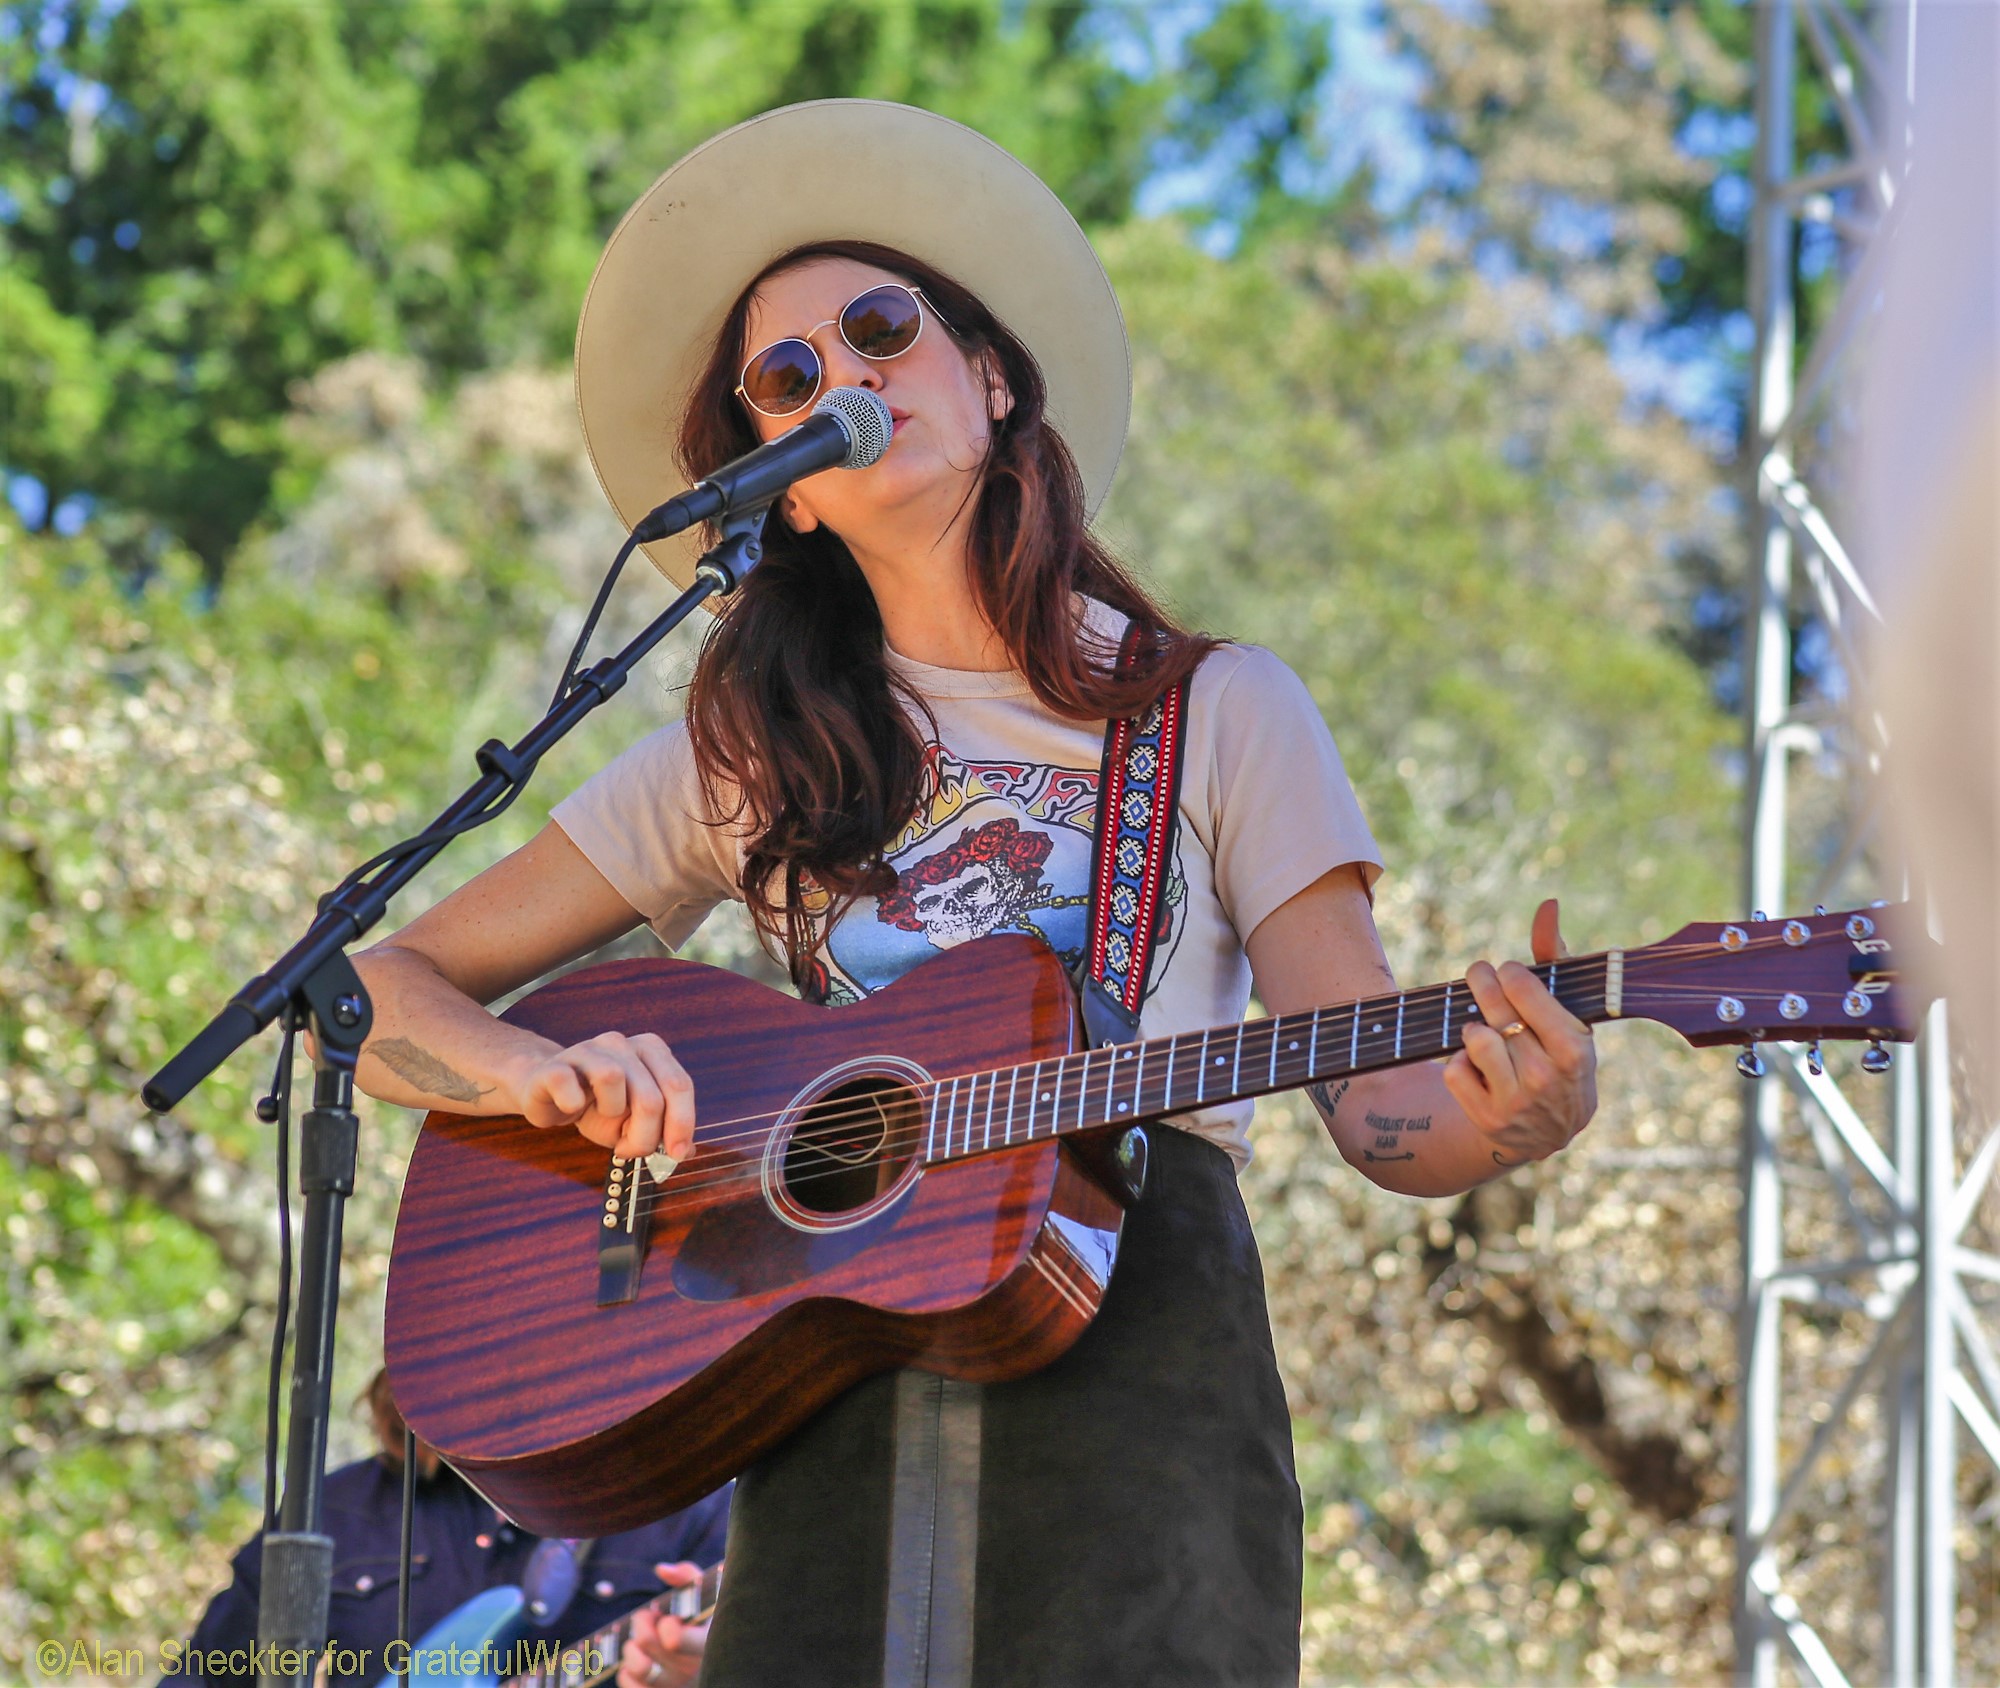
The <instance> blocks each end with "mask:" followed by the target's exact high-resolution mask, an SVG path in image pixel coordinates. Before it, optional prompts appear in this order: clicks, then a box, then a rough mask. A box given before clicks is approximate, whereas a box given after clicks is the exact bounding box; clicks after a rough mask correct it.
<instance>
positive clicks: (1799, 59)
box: [1735, 0, 2000, 1688]
mask: <svg viewBox="0 0 2000 1688" xmlns="http://www.w3.org/2000/svg"><path fill="white" fill-rule="evenodd" d="M1922 28H1923V22H1922V17H1921V13H1920V11H1919V9H1917V8H1914V7H1911V6H1908V5H1896V6H1888V7H1880V8H1869V7H1865V6H1862V5H1855V4H1850V3H1848V0H1759V4H1758V7H1757V14H1756V30H1757V37H1756V164H1755V181H1754V200H1753V223H1752V230H1751V239H1750V307H1751V311H1752V313H1753V316H1754V319H1755V329H1756V340H1755V358H1756V365H1755V372H1754V386H1753V393H1752V399H1751V405H1752V409H1751V415H1750V422H1751V429H1750V437H1751V450H1750V462H1751V468H1752V471H1753V473H1754V477H1755V482H1754V498H1755V502H1754V505H1753V507H1752V516H1753V536H1754V544H1755V557H1756V592H1755V600H1754V616H1753V619H1752V620H1751V622H1750V624H1749V630H1748V632H1749V641H1750V648H1749V662H1748V665H1747V679H1748V684H1747V686H1746V688H1745V690H1746V713H1747V715H1748V726H1749V766H1748V773H1749V802H1748V814H1747V817H1746V822H1747V824H1746V840H1745V843H1746V858H1747V861H1746V869H1747V871H1746V890H1747V896H1746V902H1747V903H1748V904H1749V906H1750V907H1752V908H1754V909H1761V910H1768V911H1770V912H1771V913H1772V914H1774V915H1775V914H1778V913H1780V912H1785V913H1789V912H1793V911H1794V909H1795V908H1797V907H1802V906H1804V905H1808V904H1812V903H1815V902H1823V903H1827V904H1832V905H1834V906H1840V905H1841V904H1843V903H1848V902H1851V901H1853V900H1855V898H1856V894H1857V892H1858V893H1859V896H1860V898H1862V899H1866V898H1867V897H1869V896H1871V895H1881V894H1883V893H1882V892H1881V891H1880V890H1879V889H1876V887H1880V886H1883V885H1887V886H1888V887H1889V888H1890V890H1891V891H1893V890H1895V889H1897V888H1898V886H1899V884H1900V867H1899V864H1897V863H1896V862H1894V861H1893V860H1890V859H1888V858H1886V857H1885V856H1884V855H1883V854H1882V853H1881V851H1880V849H1879V848H1878V846H1877V844H1876V841H1875V840H1874V838H1873V832H1874V825H1875V820H1876V817H1877V815H1878V812H1879V808H1880V799H1879V794H1878V792H1877V790H1876V786H1877V784H1878V778H1877V776H1878V775H1879V772H1880V769H1881V763H1882V758H1883V756H1884V754H1885V753H1886V752H1887V749H1888V746H1887V744H1886V742H1885V737H1884V734H1883V731H1882V728H1881V718H1880V716H1879V714H1878V713H1877V712H1876V711H1875V710H1874V709H1873V708H1872V707H1871V706H1870V703H1869V699H1868V662H1867V652H1868V645H1869V642H1870V638H1871V635H1872V634H1873V633H1874V631H1875V630H1876V629H1877V628H1878V627H1879V626H1880V622H1881V616H1880V613H1879V611H1878V610H1877V608H1876V605H1875V602H1874V600H1873V599H1872V598H1871V596H1870V595H1869V591H1868V588H1867V584H1866V580H1865V578H1864V576H1863V573H1862V571H1861V570H1860V569H1858V568H1857V567H1856V565H1855V562H1854V559H1853V557H1852V555H1851V554H1850V551H1849V549H1848V547H1847V545H1846V544H1845V543H1844V542H1843V539H1842V529H1843V527H1844V526H1846V525H1847V523H1846V518H1845V517H1844V515H1843V514H1842V511H1841V506H1840V495H1841V484H1840V477H1839V476H1838V475H1837V474H1836V473H1834V472H1833V471H1834V469H1835V467H1836V464H1835V459H1836V457H1837V453H1838V450H1839V448H1840V445H1841V444H1842V443H1844V442H1843V436H1844V434H1845V432H1846V430H1847V426H1848V420H1849V418H1850V416H1851V413H1852V408H1853V407H1852V399H1851V394H1852V385H1851V384H1844V382H1843V379H1842V377H1843V376H1844V375H1845V374H1847V373H1848V370H1847V363H1850V362H1851V360H1846V362H1844V360H1845V359H1846V354H1848V353H1850V352H1851V351H1853V350H1854V343H1855V341H1856V340H1857V338H1858V337H1859V333H1860V331H1861V330H1862V329H1863V328H1864V327H1865V324H1866V322H1867V320H1868V318H1869V317H1870V316H1871V315H1872V313H1873V312H1874V311H1875V310H1876V308H1877V307H1878V305H1879V303H1880V299H1881V293H1882V285H1883V277H1884V273H1885V270H1886V267H1887V266H1886V264H1885V261H1884V259H1885V253H1886V249H1887V246H1888V242H1889V237H1890V235H1891V233H1892V232H1893V228H1894V224H1895V217H1896V209H1895V208H1896V198H1897V187H1898V185H1899V183H1900V181H1901V180H1902V175H1903V170H1904V160H1905V158H1906V156H1907V157H1909V158H1912V159H1913V160H1914V163H1913V165H1912V168H1914V169H1917V170H1921V169H1922V168H1923V158H1922V141H1921V134H1922V121H1923V116H1922V105H1921V102H1920V101H1906V102H1901V103H1903V104H1905V105H1906V107H1907V111H1908V114H1909V117H1910V121H1911V124H1912V125H1913V126H1914V131H1915V135H1916V140H1915V145H1914V147H1913V148H1910V147H1906V145H1905V143H1906V141H1908V139H1909V136H1908V134H1906V133H1904V132H1903V131H1902V119H1901V117H1898V118H1896V119H1894V120H1885V116H1884V114H1885V113H1887V112H1889V111H1890V110H1891V109H1892V108H1895V107H1897V106H1898V104H1899V102H1898V101H1897V100H1896V99H1895V98H1894V97H1893V96H1894V95H1895V94H1896V93H1897V92H1898V91H1899V90H1900V91H1905V92H1907V91H1908V90H1909V89H1911V88H1913V87H1914V86H1915V78H1914V74H1913V73H1914V67H1915V64H1916V59H1915V57H1914V54H1915V51H1916V46H1917V39H1916V36H1917V32H1918V31H1920V30H1921V29H1922ZM1808 78H1810V87H1811V88H1812V89H1813V90H1814V92H1815V95H1816V97H1817V98H1821V99H1823V100H1824V101H1825V102H1826V104H1827V105H1828V106H1830V108H1831V111H1832V113H1833V114H1834V116H1835V117H1837V120H1838V133H1839V135H1840V137H1841V139H1842V141H1843V143H1844V148H1845V156H1844V157H1842V158H1837V159H1829V158H1827V157H1826V156H1825V155H1824V153H1823V152H1822V153H1821V154H1820V155H1819V156H1816V157H1813V158H1810V159H1801V157H1800V156H1799V153H1800V148H1799V145H1798V138H1797V135H1796V132H1795V121H1796V116H1797V114H1798V113H1799V111H1800V110H1801V106H1800V95H1801V92H1802V90H1803V89H1805V88H1806V87H1807V85H1808V83H1807V79H1808ZM1891 121H1893V124H1894V127H1891ZM1808 289H1813V290H1814V291H1812V292H1811V293H1810V295H1808V291H1807V290H1808ZM1802 302H1805V303H1809V304H1810V305H1811V306H1812V307H1813V309H1812V311H1811V313H1810V314H1811V315H1812V316H1813V318H1814V319H1815V324H1814V326H1813V328H1812V330H1811V333H1810V336H1809V337H1808V340H1807V343H1806V344H1803V345H1801V344H1800V335H1799V332H1798V329H1797V324H1798V321H1799V318H1800V314H1801V313H1800V306H1801V303H1802ZM1802 354H1803V355H1802ZM1803 638H1810V639H1812V640H1813V641H1814V642H1815V645H1814V652H1813V653H1810V660H1809V661H1808V662H1807V664H1806V665H1805V666H1807V667H1810V668H1814V669H1816V670H1817V671H1818V672H1819V673H1821V674H1822V675H1826V674H1834V675H1837V676H1838V683H1837V684H1836V685H1834V686H1830V687H1829V686H1822V687H1819V688H1810V687H1801V688H1797V691H1800V692H1810V691H1814V690H1817V691H1818V692H1819V694H1820V696H1821V698H1822V699H1824V698H1826V697H1827V696H1828V695H1829V694H1832V701H1831V702H1826V701H1822V702H1819V703H1813V702H1804V703H1801V702H1800V701H1798V698H1797V696H1795V687H1794V680H1793V677H1794V674H1795V673H1796V672H1798V671H1799V668H1800V666H1801V664H1800V661H1799V657H1800V653H1799V652H1798V651H1797V650H1795V641H1796V640H1799V639H1803ZM1842 686H1844V687H1845V688H1846V690H1847V692H1848V694H1849V696H1848V697H1847V698H1846V699H1845V700H1844V701H1843V700H1841V699H1840V698H1839V696H1838V692H1839V690H1840V688H1841V687H1842ZM1885 874H1886V875H1896V876H1898V877H1896V878H1887V879H1885V878H1884V877H1882V876H1883V875H1885ZM1864 887H1865V888H1864ZM1919 890H1921V887H1919ZM1765 1054H1766V1057H1767V1066H1766V1068H1765V1071H1764V1073H1763V1075H1762V1076H1761V1077H1757V1078H1756V1079H1755V1080H1754V1082H1753V1083H1751V1084H1750V1085H1748V1086H1746V1101H1745V1110H1744V1126H1743V1139H1742V1198H1743V1208H1742V1250H1743V1260H1742V1267H1743V1284H1742V1302H1741V1310H1740V1314H1739V1319H1740V1324H1739V1359H1740V1385H1739V1387H1740V1409H1741V1421H1740V1424H1739V1428H1738V1443H1737V1453H1738V1457H1739V1460H1740V1476H1739V1483H1740V1487H1739V1491H1738V1496H1737V1503H1736V1517H1735V1527H1736V1540H1737V1553H1738V1559H1737V1580H1736V1636H1737V1661H1738V1662H1737V1673H1738V1677H1739V1679H1740V1680H1741V1681H1744V1682H1746V1683H1751V1684H1756V1685H1758V1688H1767V1685H1773V1684H1776V1683H1778V1682H1779V1681H1781V1680H1785V1679H1788V1678H1790V1679H1794V1680H1803V1681H1806V1682H1811V1683H1815V1684H1843V1685H1844V1684H1846V1683H1847V1682H1848V1681H1849V1680H1850V1679H1854V1680H1859V1681H1870V1682H1887V1683H1893V1684H1896V1685H1898V1688H1901V1685H1905V1684H1908V1685H1912V1688H1914V1685H1917V1684H1924V1685H1931V1684H1940V1685H1941V1684H1950V1683H1954V1682H1956V1681H1957V1680H1958V1664H1957V1645H1958V1639H1959V1636H1958V1627H1957V1617H1958V1606H1959V1594H1958V1588H1957V1570H1958V1563H1957V1557H1956V1553H1957V1547H1958V1544H1959V1540H1960V1538H1961V1533H1962V1532H1963V1531H1965V1530H1967V1529H1977V1530H1980V1531H1982V1532H1984V1531H1990V1530H1991V1529H1992V1528H1993V1525H1992V1524H1991V1523H1990V1522H1988V1521H1984V1520H1972V1519H1968V1518H1966V1517H1964V1516H1962V1511H1961V1502H1960V1495H1961V1484H1962V1481H1963V1480H1964V1477H1965V1472H1964V1471H1963V1470H1962V1467H1961V1461H1962V1460H1963V1461H1965V1462H1966V1464H1967V1465H1970V1464H1971V1463H1972V1462H1973V1461H1975V1460H1976V1459H1977V1458H1978V1457H1979V1456H1980V1455H1982V1454H1983V1456H1984V1457H1985V1458H1987V1459H1991V1460H1992V1461H1993V1462H1994V1463H1995V1464H1996V1465H2000V1361H1996V1358H1995V1344H1994V1341H1993V1339H1992V1337H1991V1335H1990V1334H1989V1332H1990V1330H1991V1321H1990V1320H1988V1321H1987V1322H1986V1323H1984V1324H1983V1323H1982V1311H1981V1308H1980V1306H1979V1304H1978V1301H1977V1299H1976V1297H1975V1295H1974V1293H1972V1291H1973V1290H1974V1289H1976V1288H1982V1287H1983V1286H1986V1285H1990V1283H1991V1282H1993V1281H2000V1259H1996V1258H1995V1256H1994V1255H1993V1254H1992V1253H1982V1252H1978V1251H1975V1250H1974V1249H1972V1248H1969V1247H1967V1246H1966V1244H1965V1242H1964V1240H1963V1239H1964V1236H1965V1233H1966V1231H1967V1228H1968V1225H1969V1224H1970V1223H1971V1222H1972V1221H1973V1220H1974V1218H1975V1214H1976V1212H1977V1210H1978V1208H1979V1206H1980V1201H1981V1197H1982V1195H1983V1193H1984V1192H1985V1190H1986V1186H1987V1185H1988V1183H1989V1181H1990V1180H1991V1178H1992V1175H1993V1170H1994V1164H1995V1158H1996V1154H2000V1132H1987V1133H1984V1134H1983V1135H1984V1141H1983V1143H1980V1144H1978V1146H1977V1147H1976V1148H1974V1149H1973V1150H1972V1152H1971V1153H1969V1154H1968V1155H1966V1156H1965V1157H1964V1159H1963V1161H1961V1158H1960V1157H1959V1155H1958V1153H1957V1148H1958V1145H1959V1144H1960V1143H1961V1142H1967V1141H1968V1140H1969V1137H1970V1135H1971V1134H1968V1133H1967V1132H1966V1131H1965V1130H1964V1129H1963V1126H1964V1124H1965V1123H1966V1122H1964V1121H1960V1122H1959V1129H1955V1128H1954V1119H1953V1087H1952V1063H1951V1056H1950V1049H1949V1047H1948V1043H1947V1035H1946V1023H1945V1010H1944V1006H1943V1005H1942V1004H1940V1005H1938V1006H1936V1007H1935V1008H1933V1009H1932V1010H1931V1012H1930V1015H1929V1018H1928V1020H1927V1022H1926V1024H1925V1026H1924V1029H1923V1033H1922V1036H1921V1037H1920V1039H1919V1041H1918V1043H1917V1044H1916V1046H1915V1047H1914V1048H1912V1049H1910V1050H1908V1051H1905V1052H1899V1053H1898V1056H1897V1059H1896V1064H1895V1068H1894V1070H1893V1073H1892V1075H1891V1076H1888V1077H1881V1078H1877V1077H1864V1076H1859V1075H1858V1074H1855V1073H1853V1072H1852V1070H1851V1067H1850V1065H1849V1063H1848V1062H1847V1061H1845V1060H1842V1061H1831V1062H1829V1064H1828V1065H1829V1070H1828V1071H1826V1072H1824V1073H1822V1072H1819V1071H1816V1070H1815V1069H1816V1068H1817V1066H1818V1065H1819V1063H1818V1062H1817V1061H1816V1060H1814V1059H1813V1058H1812V1055H1811V1053H1810V1052H1808V1051H1807V1050H1805V1049H1803V1048H1800V1047H1798V1046H1796V1045H1781V1046H1777V1047H1774V1048H1770V1049H1767V1050H1766V1051H1765Z"/></svg>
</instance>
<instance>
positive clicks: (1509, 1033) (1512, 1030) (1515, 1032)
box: [1500, 1020, 1528, 1037]
mask: <svg viewBox="0 0 2000 1688" xmlns="http://www.w3.org/2000/svg"><path fill="white" fill-rule="evenodd" d="M1527 1029H1528V1028H1527V1026H1526V1025H1525V1024H1524V1023H1523V1022H1522V1021H1520V1020H1516V1021H1515V1022H1514V1023H1513V1024H1512V1025H1511V1026H1502V1027H1501V1028H1500V1035H1501V1036H1502V1037H1519V1036H1520V1035H1521V1034H1522V1033H1523V1032H1524V1031H1526V1030H1527Z"/></svg>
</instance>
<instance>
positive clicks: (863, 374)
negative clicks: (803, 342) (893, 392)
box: [811, 317, 882, 392]
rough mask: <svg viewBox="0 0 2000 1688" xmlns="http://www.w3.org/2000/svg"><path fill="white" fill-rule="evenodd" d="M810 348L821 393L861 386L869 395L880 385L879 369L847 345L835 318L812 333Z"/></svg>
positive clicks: (877, 365) (880, 368) (845, 337)
mask: <svg viewBox="0 0 2000 1688" xmlns="http://www.w3.org/2000/svg"><path fill="white" fill-rule="evenodd" d="M811 345H812V348H813V350H814V351H815V352H817V353H818V354H819V366H820V391H821V392H826V391H828V390H829V389H831V388H834V387H865V388H867V389H869V390H870V391H871V392H872V391H873V390H875V389H876V388H878V387H880V386H881V385H882V366H881V365H880V364H879V363H877V362H875V361H874V360H872V359H870V358H865V357H863V356H862V355H861V354H860V353H859V352H857V351H856V350H855V349H854V348H853V347H852V346H850V345H849V344H848V343H847V336H846V335H845V334H844V333H842V332H841V327H840V321H839V319H838V318H837V317H836V318H833V319H831V320H829V321H827V322H823V323H821V324H820V325H819V326H818V327H817V328H815V329H814V330H813V332H812V340H811Z"/></svg>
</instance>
